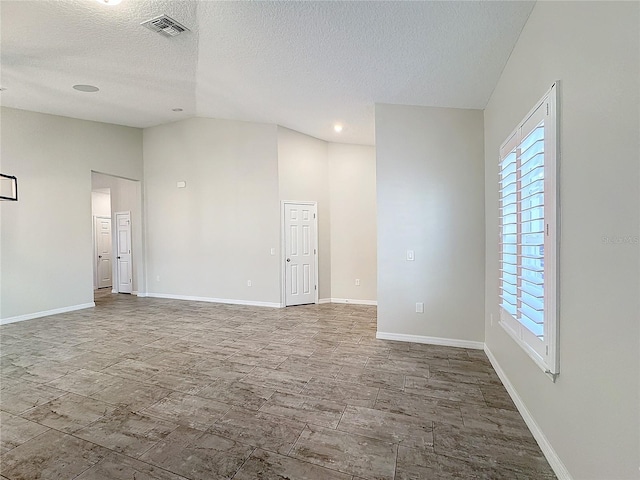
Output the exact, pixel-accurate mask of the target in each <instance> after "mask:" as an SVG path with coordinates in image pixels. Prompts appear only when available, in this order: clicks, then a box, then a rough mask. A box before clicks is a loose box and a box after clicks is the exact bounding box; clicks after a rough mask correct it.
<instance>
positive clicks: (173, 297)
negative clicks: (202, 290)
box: [138, 293, 282, 308]
mask: <svg viewBox="0 0 640 480" xmlns="http://www.w3.org/2000/svg"><path fill="white" fill-rule="evenodd" d="M138 296H140V295H138ZM144 296H145V297H151V298H168V299H171V300H190V301H193V302H209V303H227V304H230V305H248V306H251V307H271V308H282V305H280V304H279V303H272V302H254V301H252V300H235V299H229V298H211V297H194V296H191V295H173V294H170V293H146V294H144Z"/></svg>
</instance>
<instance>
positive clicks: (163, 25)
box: [140, 15, 189, 37]
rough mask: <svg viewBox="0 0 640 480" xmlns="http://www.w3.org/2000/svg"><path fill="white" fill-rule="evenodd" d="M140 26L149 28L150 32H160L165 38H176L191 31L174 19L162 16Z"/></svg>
mask: <svg viewBox="0 0 640 480" xmlns="http://www.w3.org/2000/svg"><path fill="white" fill-rule="evenodd" d="M140 25H142V26H143V27H147V28H148V29H149V30H152V31H154V32H158V33H159V34H161V35H164V36H165V37H175V36H176V35H180V34H181V33H182V32H188V31H189V29H188V28H187V27H185V26H184V25H182V24H181V23H179V22H176V21H175V20H174V19H173V18H171V17H168V16H167V15H160V16H159V17H155V18H152V19H151V20H147V21H146V22H142V23H141V24H140Z"/></svg>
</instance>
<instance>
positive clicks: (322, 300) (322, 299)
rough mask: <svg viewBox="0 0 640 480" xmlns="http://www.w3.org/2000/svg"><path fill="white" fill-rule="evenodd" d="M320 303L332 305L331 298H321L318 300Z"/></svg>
mask: <svg viewBox="0 0 640 480" xmlns="http://www.w3.org/2000/svg"><path fill="white" fill-rule="evenodd" d="M318 303H319V304H320V303H331V299H330V298H321V299H320V300H318Z"/></svg>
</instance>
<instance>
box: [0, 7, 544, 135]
mask: <svg viewBox="0 0 640 480" xmlns="http://www.w3.org/2000/svg"><path fill="white" fill-rule="evenodd" d="M532 7H533V2H513V1H506V2H500V1H498V2H493V1H481V2H467V1H462V2H458V1H444V2H435V1H428V2H365V1H355V2H315V1H300V2H287V1H281V2H218V1H171V0H152V1H150V0H123V1H122V3H121V4H120V5H117V6H105V5H102V4H100V3H98V2H96V1H95V0H57V1H53V0H41V1H6V0H2V1H0V16H1V57H0V65H1V68H2V70H1V72H0V82H1V83H0V85H1V86H2V87H3V88H5V89H6V90H5V91H3V92H2V93H1V94H0V95H1V98H0V101H1V102H2V105H5V106H10V107H15V108H22V109H26V110H34V111H39V112H45V113H53V114H58V115H65V116H70V117H76V118H83V119H89V120H98V121H103V122H110V123H117V124H121V125H130V126H136V127H148V126H152V125H158V124H162V123H166V122H170V121H175V120H178V119H182V118H187V117H191V116H194V115H197V116H202V117H213V118H230V119H238V120H248V121H258V122H267V123H277V124H279V125H283V126H286V127H289V128H292V129H294V130H298V131H301V132H303V133H306V134H309V135H313V136H315V137H318V138H322V139H325V140H330V141H341V142H347V143H360V144H370V145H372V144H374V105H375V103H400V104H410V105H427V106H441V107H458V108H483V107H484V106H485V105H486V103H487V101H488V99H489V96H490V95H491V92H492V91H493V88H494V87H495V84H496V82H497V80H498V78H499V76H500V73H501V71H502V68H503V66H504V64H505V63H506V61H507V58H508V56H509V54H510V53H511V50H512V48H513V46H514V44H515V42H516V40H517V38H518V35H519V33H520V31H521V30H522V27H523V26H524V23H525V22H526V20H527V17H528V15H529V13H530V12H531V9H532ZM161 14H167V15H169V16H171V17H173V18H174V19H176V20H178V21H179V22H181V23H182V24H184V25H185V26H187V27H188V28H190V29H191V32H187V33H184V34H182V35H180V36H178V37H175V38H166V37H163V36H161V35H159V34H157V33H153V32H151V31H149V30H147V29H145V28H143V27H141V26H140V22H142V21H144V20H148V19H150V18H152V17H154V16H157V15H161ZM75 84H90V85H96V86H98V87H99V88H100V92H98V93H82V92H77V91H75V90H73V89H72V88H71V87H72V86H73V85H75ZM173 108H182V109H184V111H183V112H179V113H176V112H173V111H172V109H173ZM336 122H341V123H342V124H344V131H343V132H342V133H341V134H337V133H335V132H334V131H333V129H332V126H333V124H334V123H336Z"/></svg>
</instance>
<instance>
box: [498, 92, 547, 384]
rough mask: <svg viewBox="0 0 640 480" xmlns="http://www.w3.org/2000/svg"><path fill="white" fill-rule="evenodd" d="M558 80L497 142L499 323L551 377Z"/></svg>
mask: <svg viewBox="0 0 640 480" xmlns="http://www.w3.org/2000/svg"><path fill="white" fill-rule="evenodd" d="M557 103H558V102H557V85H556V84H554V85H553V86H552V87H551V90H549V91H548V92H547V93H546V95H545V96H544V97H543V98H542V100H540V101H539V102H538V103H537V104H536V106H535V107H534V109H533V110H532V111H531V112H530V113H529V115H527V116H526V117H525V119H524V120H523V121H522V123H521V124H520V125H519V126H518V128H516V130H515V131H514V132H513V133H512V134H511V135H510V136H509V138H508V139H507V140H506V141H505V142H504V144H502V146H501V147H500V168H499V172H500V173H499V175H500V194H499V199H500V213H499V215H500V253H499V258H500V282H499V285H500V294H499V302H500V325H502V326H503V327H504V329H505V330H506V331H507V333H509V334H510V335H511V336H512V337H513V338H514V339H515V341H516V342H517V343H518V344H520V346H522V348H524V350H525V351H526V352H527V353H528V354H529V356H530V357H531V358H532V359H533V360H534V361H535V362H536V363H537V364H538V365H539V366H540V367H541V368H542V369H543V370H544V371H545V372H546V373H547V374H549V375H550V376H551V377H552V379H553V380H554V381H555V378H556V376H557V375H558V373H559V362H558V315H557V308H558V302H557V258H558V255H557V253H558V246H557V223H556V217H557V200H556V197H557V186H556V185H557V183H556V177H557V161H556V154H557V150H558V148H557V140H558V135H557Z"/></svg>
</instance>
